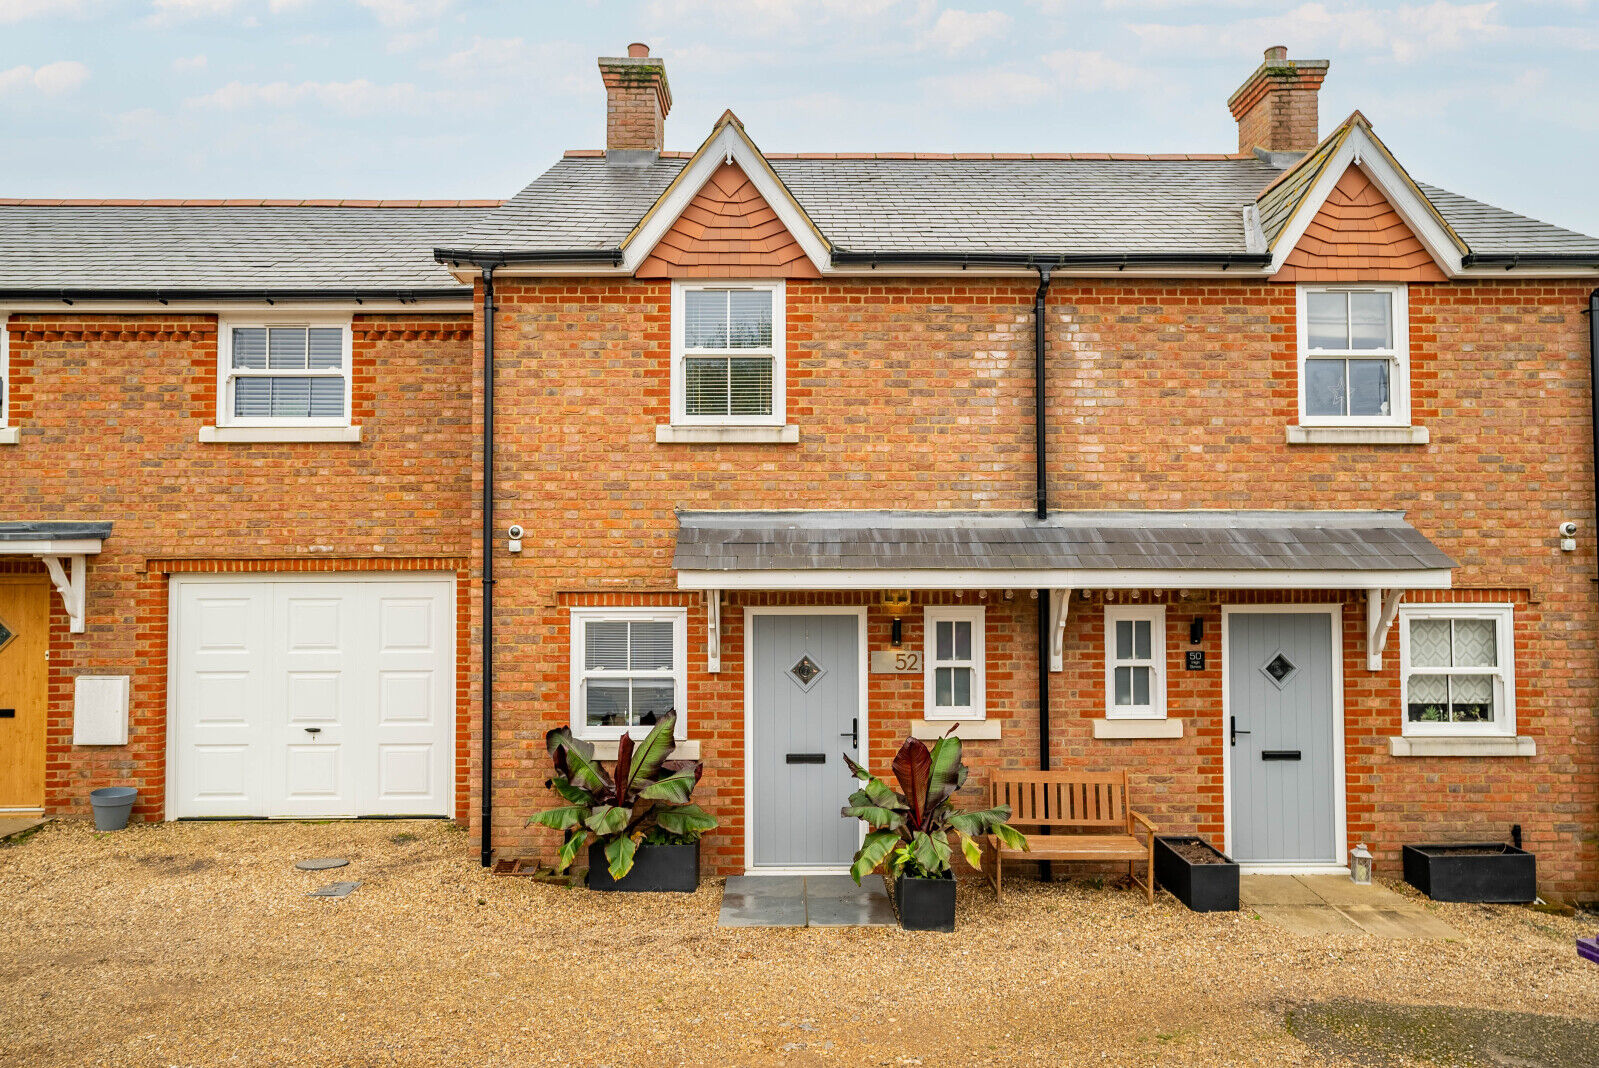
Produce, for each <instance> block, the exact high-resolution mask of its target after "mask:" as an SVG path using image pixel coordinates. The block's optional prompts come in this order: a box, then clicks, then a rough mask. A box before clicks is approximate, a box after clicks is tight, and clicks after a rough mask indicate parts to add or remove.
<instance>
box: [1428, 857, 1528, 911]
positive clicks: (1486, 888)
mask: <svg viewBox="0 0 1599 1068" xmlns="http://www.w3.org/2000/svg"><path fill="white" fill-rule="evenodd" d="M1402 859H1403V861H1404V866H1405V882H1407V883H1409V884H1410V885H1411V886H1414V887H1415V888H1416V889H1417V890H1420V891H1421V892H1422V893H1424V894H1426V895H1427V896H1428V897H1430V898H1432V899H1433V900H1434V901H1480V902H1484V903H1492V902H1499V903H1503V904H1519V903H1525V902H1528V901H1535V900H1537V898H1538V858H1537V857H1535V856H1533V855H1532V854H1531V853H1529V852H1527V851H1526V850H1524V849H1519V848H1517V847H1516V846H1513V845H1506V844H1505V843H1503V842H1465V843H1461V844H1458V845H1447V844H1435V845H1407V846H1405V847H1404V849H1403V855H1402Z"/></svg>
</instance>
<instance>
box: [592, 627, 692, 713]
mask: <svg viewBox="0 0 1599 1068" xmlns="http://www.w3.org/2000/svg"><path fill="white" fill-rule="evenodd" d="M583 641H584V651H583V664H584V669H585V674H586V675H587V676H588V677H587V678H585V680H584V682H583V702H584V710H583V711H584V718H585V720H586V722H587V723H588V724H589V726H591V727H624V728H626V727H639V726H648V725H650V724H653V723H655V722H656V721H657V720H658V719H659V718H660V717H661V716H662V715H664V714H665V713H666V712H668V711H670V710H671V709H672V708H673V706H674V705H675V703H676V685H675V682H674V679H673V678H672V668H673V662H674V659H673V658H674V656H675V650H674V647H673V646H674V643H673V637H672V624H671V623H669V622H664V621H655V620H594V621H590V622H589V623H587V624H585V626H584V630H583Z"/></svg>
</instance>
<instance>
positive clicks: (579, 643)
mask: <svg viewBox="0 0 1599 1068" xmlns="http://www.w3.org/2000/svg"><path fill="white" fill-rule="evenodd" d="M613 622H628V623H640V622H643V623H670V624H672V670H671V671H660V672H636V671H629V672H627V673H626V675H625V677H627V678H640V677H651V676H653V677H658V678H663V679H664V678H670V679H671V680H672V683H673V690H672V705H673V707H675V708H676V709H677V725H676V726H675V727H674V728H673V730H672V737H673V738H674V739H675V740H676V741H679V742H681V741H683V740H685V739H686V738H687V737H688V609H687V608H670V607H662V608H607V607H599V606H595V607H587V606H585V607H582V608H573V609H572V610H571V626H570V628H569V633H570V634H571V646H570V647H569V649H568V655H567V658H568V660H569V661H570V664H571V677H572V688H571V717H570V718H571V723H572V733H573V734H575V735H577V736H578V737H579V738H583V739H586V740H588V741H615V740H617V739H620V738H621V737H622V735H623V734H631V735H632V736H633V737H634V738H643V737H644V736H645V735H647V734H649V733H650V728H649V727H646V726H633V727H600V726H591V725H590V724H589V722H588V717H587V715H586V714H585V712H584V705H583V683H584V682H585V681H586V680H588V679H590V678H598V679H603V678H607V677H610V678H617V677H622V676H619V675H618V674H617V673H616V672H609V671H605V670H603V669H598V668H596V669H594V670H592V671H591V670H589V669H588V668H587V667H586V666H585V665H586V663H587V658H586V656H585V655H584V651H585V650H586V648H587V627H588V624H590V623H613Z"/></svg>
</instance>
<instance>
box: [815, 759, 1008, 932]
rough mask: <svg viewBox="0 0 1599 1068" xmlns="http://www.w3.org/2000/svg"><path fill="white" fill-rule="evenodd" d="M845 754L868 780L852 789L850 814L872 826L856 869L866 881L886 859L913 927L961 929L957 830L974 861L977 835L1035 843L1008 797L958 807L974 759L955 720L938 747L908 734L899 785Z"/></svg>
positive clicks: (977, 863) (898, 764) (902, 915)
mask: <svg viewBox="0 0 1599 1068" xmlns="http://www.w3.org/2000/svg"><path fill="white" fill-rule="evenodd" d="M844 762H845V763H846V764H848V765H849V769H850V771H851V772H852V773H854V775H855V777H856V778H857V779H859V780H860V781H861V782H863V783H865V785H864V786H862V787H861V788H860V789H859V790H857V791H855V793H853V794H851V795H850V799H849V804H848V805H846V806H845V808H844V815H846V816H854V817H856V818H857V819H861V820H864V821H866V825H867V826H868V827H869V828H870V830H869V831H868V832H867V834H866V840H865V841H864V842H862V843H861V848H860V850H859V851H857V852H856V854H855V863H854V864H852V865H850V869H849V873H850V875H852V876H854V878H855V882H856V884H857V885H859V883H860V881H861V877H862V876H864V875H866V874H868V873H870V872H872V871H875V870H876V869H877V866H878V865H879V864H884V863H886V865H887V868H888V873H889V875H890V876H892V878H893V880H894V907H895V908H896V909H897V910H898V911H899V923H900V926H901V927H903V928H905V929H906V930H907V931H953V930H954V929H955V872H954V870H953V868H952V867H951V866H950V858H951V855H952V854H953V852H954V850H953V849H952V848H951V847H950V840H949V839H950V834H951V832H953V833H954V834H955V836H956V837H957V838H958V839H959V841H960V847H961V853H962V854H963V855H964V856H965V858H966V861H967V863H969V864H970V865H971V866H972V867H974V868H981V867H982V863H983V854H982V849H981V847H980V846H979V845H978V843H977V841H976V839H977V838H978V836H980V835H985V834H991V835H994V836H996V837H998V838H999V839H1000V841H1002V842H1004V843H1005V844H1006V845H1007V846H1010V847H1012V848H1014V849H1026V848H1027V839H1026V838H1024V837H1023V836H1022V834H1021V833H1020V832H1019V831H1017V830H1016V829H1015V828H1013V827H1011V826H1010V825H1009V824H1007V823H1006V822H1005V821H1006V820H1008V819H1010V807H1009V806H1008V805H1000V806H999V807H997V808H990V809H983V810H981V811H973V812H964V811H962V810H960V809H958V808H956V807H955V803H954V797H955V793H956V791H958V790H959V789H960V788H961V787H962V786H963V785H965V783H966V765H965V764H963V763H962V762H961V742H960V739H959V738H956V737H955V736H954V729H953V728H951V731H950V733H949V734H946V735H944V737H942V738H940V739H938V741H936V742H934V743H933V747H932V749H928V747H927V746H926V745H925V744H924V743H923V742H922V741H921V740H920V739H917V738H908V739H906V740H905V744H904V745H902V746H900V747H899V752H898V753H896V754H895V755H894V763H893V765H892V768H893V772H894V778H895V780H897V781H898V783H899V790H897V791H896V790H894V789H893V788H892V787H890V786H889V785H888V784H887V783H885V782H883V780H881V779H879V778H878V777H877V776H875V775H873V774H872V773H871V772H869V771H867V770H866V769H865V768H863V767H861V766H860V765H859V764H857V763H855V761H853V760H851V759H850V758H849V756H848V754H846V755H845V757H844Z"/></svg>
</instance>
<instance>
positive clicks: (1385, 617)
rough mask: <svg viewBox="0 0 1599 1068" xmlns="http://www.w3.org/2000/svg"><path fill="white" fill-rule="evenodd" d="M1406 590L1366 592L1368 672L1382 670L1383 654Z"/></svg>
mask: <svg viewBox="0 0 1599 1068" xmlns="http://www.w3.org/2000/svg"><path fill="white" fill-rule="evenodd" d="M1404 596H1405V591H1404V590H1367V591H1366V670H1367V671H1381V670H1382V652H1383V649H1384V648H1386V647H1387V645H1388V632H1389V630H1391V629H1392V628H1393V625H1394V619H1395V618H1396V617H1397V616H1398V615H1399V602H1400V601H1401V600H1403V599H1404Z"/></svg>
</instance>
